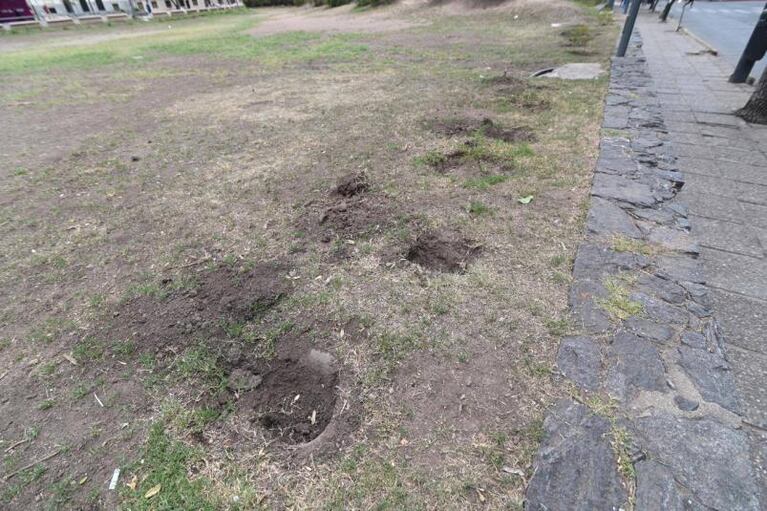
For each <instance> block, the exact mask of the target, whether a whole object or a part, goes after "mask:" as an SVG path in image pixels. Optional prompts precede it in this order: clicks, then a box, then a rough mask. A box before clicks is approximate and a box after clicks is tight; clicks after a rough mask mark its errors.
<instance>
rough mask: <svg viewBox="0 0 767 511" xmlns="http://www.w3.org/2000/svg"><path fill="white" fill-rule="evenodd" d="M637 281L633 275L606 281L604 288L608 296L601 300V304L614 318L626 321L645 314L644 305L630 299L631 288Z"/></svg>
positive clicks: (611, 277) (615, 277) (613, 277)
mask: <svg viewBox="0 0 767 511" xmlns="http://www.w3.org/2000/svg"><path fill="white" fill-rule="evenodd" d="M635 281H636V277H634V276H631V275H620V276H610V277H608V278H606V279H605V281H604V286H605V289H607V293H608V296H607V298H604V299H600V300H599V304H600V305H601V306H602V308H603V309H604V310H606V311H607V312H608V313H609V314H610V315H611V316H612V317H613V318H616V319H620V320H624V319H628V318H630V317H631V316H638V315H640V314H641V313H642V312H643V310H644V307H643V306H642V304H641V303H639V302H636V301H634V300H631V299H630V298H629V295H630V293H631V286H632V285H633V284H634V282H635Z"/></svg>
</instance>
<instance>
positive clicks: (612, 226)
mask: <svg viewBox="0 0 767 511" xmlns="http://www.w3.org/2000/svg"><path fill="white" fill-rule="evenodd" d="M586 229H587V230H588V231H589V232H590V233H593V234H601V235H622V236H628V237H629V238H640V237H641V236H642V233H641V232H640V231H639V229H638V228H637V226H636V224H635V223H634V219H633V218H631V216H630V215H629V214H628V213H626V212H625V211H624V210H622V209H621V208H619V207H618V206H616V205H615V203H614V202H610V201H608V200H605V199H600V198H599V197H593V198H592V199H591V208H590V209H589V214H588V217H587V219H586Z"/></svg>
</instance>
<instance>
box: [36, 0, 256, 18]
mask: <svg viewBox="0 0 767 511" xmlns="http://www.w3.org/2000/svg"><path fill="white" fill-rule="evenodd" d="M28 2H29V5H30V7H32V9H33V10H34V11H35V12H37V13H38V14H39V15H43V16H45V17H46V18H50V19H55V18H58V17H61V16H87V15H98V14H114V13H121V12H122V13H126V14H131V13H135V14H142V13H143V14H169V13H183V12H188V11H192V12H196V11H206V10H210V9H221V8H232V7H242V6H243V2H242V0H28Z"/></svg>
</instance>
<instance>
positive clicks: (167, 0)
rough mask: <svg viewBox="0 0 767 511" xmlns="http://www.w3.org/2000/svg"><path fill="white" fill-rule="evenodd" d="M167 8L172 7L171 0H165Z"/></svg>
mask: <svg viewBox="0 0 767 511" xmlns="http://www.w3.org/2000/svg"><path fill="white" fill-rule="evenodd" d="M165 8H166V9H170V0H165Z"/></svg>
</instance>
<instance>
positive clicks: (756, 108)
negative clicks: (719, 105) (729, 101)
mask: <svg viewBox="0 0 767 511" xmlns="http://www.w3.org/2000/svg"><path fill="white" fill-rule="evenodd" d="M735 115H737V116H738V117H740V118H741V119H743V120H745V121H748V122H752V123H754V124H767V69H765V70H764V72H763V73H762V77H761V78H759V83H758V84H757V85H756V88H755V89H754V92H753V94H751V97H750V98H749V99H748V102H747V103H746V106H744V107H743V108H741V109H739V110H736V111H735Z"/></svg>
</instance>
